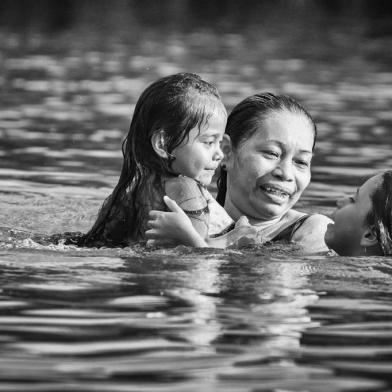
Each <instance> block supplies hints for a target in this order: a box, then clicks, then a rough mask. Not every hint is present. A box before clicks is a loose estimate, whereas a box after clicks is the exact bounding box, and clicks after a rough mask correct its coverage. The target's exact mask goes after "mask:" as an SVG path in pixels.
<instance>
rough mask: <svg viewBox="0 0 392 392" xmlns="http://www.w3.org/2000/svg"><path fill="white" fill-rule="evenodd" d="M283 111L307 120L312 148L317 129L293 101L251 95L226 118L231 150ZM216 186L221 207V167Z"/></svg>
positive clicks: (224, 182)
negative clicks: (312, 140) (310, 126)
mask: <svg viewBox="0 0 392 392" xmlns="http://www.w3.org/2000/svg"><path fill="white" fill-rule="evenodd" d="M284 110H287V111H290V112H292V113H298V114H301V115H304V116H305V117H306V118H307V119H308V120H309V122H310V124H311V125H312V128H313V132H314V142H313V148H314V145H315V143H316V137H317V128H316V124H315V122H314V121H313V118H312V117H311V115H310V114H309V113H308V112H307V111H306V109H305V108H304V107H303V106H301V105H300V104H299V103H298V102H297V101H296V100H295V99H293V98H291V97H289V96H286V95H274V94H271V93H260V94H255V95H252V96H250V97H248V98H245V99H244V100H243V101H241V102H240V103H239V104H238V105H236V106H235V107H234V108H233V110H232V111H231V113H230V115H229V117H228V118H227V125H226V131H225V133H226V134H227V135H229V136H230V140H231V145H232V148H233V149H236V148H238V147H239V146H240V145H241V143H242V142H244V141H246V140H248V139H249V138H250V137H252V136H253V135H254V134H255V133H256V132H257V131H259V130H260V129H263V121H264V120H265V119H266V117H267V116H268V115H269V114H271V113H273V112H275V113H276V112H281V111H284ZM217 185H218V194H217V197H216V200H217V201H218V203H219V204H221V205H222V206H223V205H224V203H225V197H226V187H227V172H226V170H225V169H224V168H223V167H221V170H220V177H219V178H218V181H217Z"/></svg>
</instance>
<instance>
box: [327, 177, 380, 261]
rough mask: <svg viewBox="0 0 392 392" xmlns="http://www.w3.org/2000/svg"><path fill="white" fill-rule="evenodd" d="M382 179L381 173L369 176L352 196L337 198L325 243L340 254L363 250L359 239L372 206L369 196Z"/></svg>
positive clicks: (355, 252)
mask: <svg viewBox="0 0 392 392" xmlns="http://www.w3.org/2000/svg"><path fill="white" fill-rule="evenodd" d="M381 181H382V175H381V174H379V175H376V176H374V177H371V178H369V179H368V180H367V181H366V182H365V183H364V184H363V185H362V186H361V187H360V188H359V189H358V190H357V192H356V194H355V195H354V196H350V197H345V198H342V199H339V200H338V201H337V203H336V205H337V209H336V210H335V212H334V213H333V215H332V219H333V220H334V223H331V224H329V225H328V228H327V231H326V233H325V237H324V240H325V243H326V244H327V246H328V247H329V248H331V249H333V250H334V251H335V252H336V253H338V254H339V255H342V256H355V255H360V254H362V252H363V247H362V245H361V241H363V239H364V235H365V234H366V232H367V230H368V229H369V228H368V225H367V223H366V216H367V214H368V213H369V212H370V210H371V208H372V202H371V196H372V194H373V193H374V191H375V190H376V189H377V187H378V186H379V185H380V183H381Z"/></svg>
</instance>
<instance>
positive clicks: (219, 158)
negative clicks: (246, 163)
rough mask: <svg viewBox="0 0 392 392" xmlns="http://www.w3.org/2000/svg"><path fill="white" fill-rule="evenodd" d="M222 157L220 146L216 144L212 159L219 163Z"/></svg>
mask: <svg viewBox="0 0 392 392" xmlns="http://www.w3.org/2000/svg"><path fill="white" fill-rule="evenodd" d="M223 157H224V154H223V151H222V150H221V148H220V145H219V144H218V146H217V148H216V150H215V154H214V159H215V160H216V161H221V160H222V159H223Z"/></svg>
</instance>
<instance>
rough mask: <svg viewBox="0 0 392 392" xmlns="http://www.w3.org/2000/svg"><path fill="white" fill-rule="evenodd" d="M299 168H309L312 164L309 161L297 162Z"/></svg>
mask: <svg viewBox="0 0 392 392" xmlns="http://www.w3.org/2000/svg"><path fill="white" fill-rule="evenodd" d="M295 163H296V164H297V165H298V166H301V167H309V165H310V163H309V162H308V161H303V160H301V159H300V160H297V161H296V162H295Z"/></svg>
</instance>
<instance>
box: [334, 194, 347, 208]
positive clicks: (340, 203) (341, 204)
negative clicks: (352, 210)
mask: <svg viewBox="0 0 392 392" xmlns="http://www.w3.org/2000/svg"><path fill="white" fill-rule="evenodd" d="M347 202H348V198H347V197H341V198H340V199H337V200H336V206H337V207H338V208H342V207H344V206H345V205H346V204H347Z"/></svg>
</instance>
